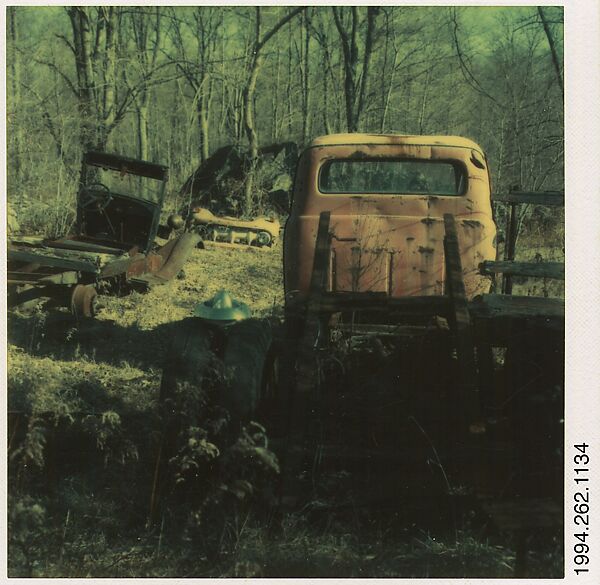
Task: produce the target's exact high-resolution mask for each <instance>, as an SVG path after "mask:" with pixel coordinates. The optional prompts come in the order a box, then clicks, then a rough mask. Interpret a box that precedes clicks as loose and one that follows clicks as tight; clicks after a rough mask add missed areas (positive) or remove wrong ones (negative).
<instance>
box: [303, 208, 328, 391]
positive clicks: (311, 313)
mask: <svg viewBox="0 0 600 585" xmlns="http://www.w3.org/2000/svg"><path fill="white" fill-rule="evenodd" d="M330 219H331V213H330V212H329V211H323V212H322V213H321V215H320V216H319V227H318V229H317V240H316V243H315V254H314V259H313V269H312V274H311V279H310V287H309V296H308V302H307V306H306V315H305V319H304V323H303V327H302V331H301V335H300V343H299V347H298V362H297V372H298V376H297V383H296V386H297V390H298V391H300V392H309V391H310V390H311V389H312V388H313V386H314V382H315V374H316V372H315V363H314V361H315V360H314V349H315V348H314V345H315V343H316V342H317V341H318V340H317V339H316V338H317V335H318V334H319V329H320V327H319V325H320V324H319V313H320V309H321V296H322V294H323V293H324V292H325V289H326V286H327V275H328V271H329V254H330V247H331V237H330V235H329V222H330Z"/></svg>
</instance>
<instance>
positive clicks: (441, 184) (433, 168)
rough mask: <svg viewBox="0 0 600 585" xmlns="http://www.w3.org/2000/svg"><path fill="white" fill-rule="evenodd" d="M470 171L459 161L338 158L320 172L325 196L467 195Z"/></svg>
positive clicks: (321, 188) (320, 189)
mask: <svg viewBox="0 0 600 585" xmlns="http://www.w3.org/2000/svg"><path fill="white" fill-rule="evenodd" d="M466 184H467V181H466V172H465V169H464V167H463V166H462V165H461V164H459V163H456V162H449V161H423V160H414V159H405V160H397V159H385V160H383V159H338V160H330V161H327V162H326V163H325V164H324V165H323V166H322V167H321V171H320V173H319V191H320V192H321V193H325V194H330V193H349V194H360V193H364V194H368V193H372V194H390V195H402V194H407V195H410V194H419V195H420V194H424V195H463V194H464V193H465V191H466Z"/></svg>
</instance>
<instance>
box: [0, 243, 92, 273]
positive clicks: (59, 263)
mask: <svg viewBox="0 0 600 585" xmlns="http://www.w3.org/2000/svg"><path fill="white" fill-rule="evenodd" d="M7 256H8V261H9V262H31V263H35V264H39V265H40V266H52V267H54V268H64V269H65V270H76V271H79V272H92V273H94V274H97V273H98V272H99V269H98V267H97V266H96V265H95V264H92V263H91V262H86V261H84V260H72V259H69V258H57V257H56V256H47V255H46V254H42V253H40V254H36V253H35V252H26V251H24V250H17V249H14V248H12V249H11V248H9V249H8V253H7Z"/></svg>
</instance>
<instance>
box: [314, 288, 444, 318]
mask: <svg viewBox="0 0 600 585" xmlns="http://www.w3.org/2000/svg"><path fill="white" fill-rule="evenodd" d="M319 304H320V308H321V310H322V311H331V312H336V311H360V310H369V311H382V312H386V313H388V312H390V311H393V312H395V313H398V314H400V313H403V314H406V315H407V316H410V315H427V316H429V315H447V314H448V311H449V309H450V301H449V299H448V298H447V297H443V296H414V297H400V298H392V297H388V296H387V295H386V294H385V293H381V294H378V293H330V292H326V293H323V294H322V295H321V297H320V300H319Z"/></svg>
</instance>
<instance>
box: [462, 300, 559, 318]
mask: <svg viewBox="0 0 600 585" xmlns="http://www.w3.org/2000/svg"><path fill="white" fill-rule="evenodd" d="M469 311H470V313H471V315H472V317H473V318H474V319H492V318H494V317H500V318H504V319H515V318H521V319H524V318H532V319H547V320H556V319H559V320H563V321H564V318H565V301H564V299H555V298H545V297H524V296H512V295H482V296H481V297H479V298H478V299H477V300H475V301H472V302H470V303H469Z"/></svg>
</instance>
